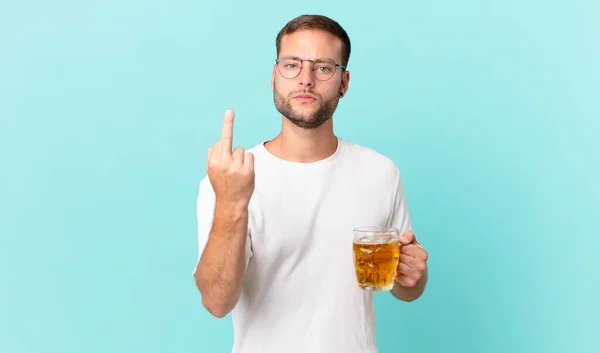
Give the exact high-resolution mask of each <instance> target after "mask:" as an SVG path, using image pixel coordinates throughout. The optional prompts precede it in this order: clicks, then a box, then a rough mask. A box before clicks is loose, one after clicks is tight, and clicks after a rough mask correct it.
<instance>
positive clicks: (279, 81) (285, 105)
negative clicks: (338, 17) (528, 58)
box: [271, 15, 350, 129]
mask: <svg viewBox="0 0 600 353" xmlns="http://www.w3.org/2000/svg"><path fill="white" fill-rule="evenodd" d="M276 49H277V62H276V64H275V65H274V67H273V76H272V80H271V86H272V88H273V98H274V101H275V106H276V107H277V110H278V111H279V112H280V113H281V114H282V115H283V116H285V117H286V118H287V119H288V120H290V121H291V122H292V123H294V124H295V125H297V126H299V127H302V128H305V129H314V128H317V127H319V126H321V124H323V123H324V122H326V121H327V120H329V119H330V118H331V116H332V115H333V112H334V111H335V109H336V108H337V104H338V101H339V99H340V98H341V97H342V96H343V95H344V94H345V93H346V91H347V90H348V82H349V80H350V73H349V72H348V71H347V70H346V69H345V67H346V66H347V65H348V60H349V58H350V39H349V38H348V35H347V34H346V31H345V30H344V29H343V28H342V27H341V26H340V25H339V24H338V23H337V22H335V21H333V20H331V19H329V18H327V17H325V16H320V15H303V16H299V17H297V18H295V19H293V20H291V21H290V22H288V23H287V24H286V25H285V26H284V27H283V28H282V29H281V31H280V32H279V34H278V35H277V39H276ZM317 59H318V60H317ZM311 69H312V70H311Z"/></svg>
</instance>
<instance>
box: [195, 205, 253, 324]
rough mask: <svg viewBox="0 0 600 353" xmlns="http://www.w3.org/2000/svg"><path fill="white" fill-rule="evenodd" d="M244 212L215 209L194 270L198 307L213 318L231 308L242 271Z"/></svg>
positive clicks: (226, 208) (239, 288)
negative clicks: (207, 236)
mask: <svg viewBox="0 0 600 353" xmlns="http://www.w3.org/2000/svg"><path fill="white" fill-rule="evenodd" d="M247 229H248V209H247V208H242V209H236V208H235V207H231V206H217V207H216V211H215V217H214V220H213V226H212V229H211V232H210V235H209V238H208V241H207V244H206V247H205V249H204V251H203V253H202V256H201V257H200V261H199V262H198V265H197V269H196V275H195V279H196V285H197V286H198V289H199V290H200V292H201V293H202V303H203V305H204V306H205V307H206V309H207V310H208V311H209V312H210V313H211V314H213V315H214V316H216V317H223V316H225V315H227V314H228V313H229V312H230V311H231V310H233V308H234V307H235V305H236V303H237V301H238V298H239V296H240V293H241V290H242V283H243V279H244V274H245V269H246V256H245V248H246V232H247Z"/></svg>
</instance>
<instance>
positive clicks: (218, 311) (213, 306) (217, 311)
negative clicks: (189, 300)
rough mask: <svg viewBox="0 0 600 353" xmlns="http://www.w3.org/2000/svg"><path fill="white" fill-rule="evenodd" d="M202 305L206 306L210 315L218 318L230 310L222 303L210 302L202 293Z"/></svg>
mask: <svg viewBox="0 0 600 353" xmlns="http://www.w3.org/2000/svg"><path fill="white" fill-rule="evenodd" d="M202 305H204V308H206V310H207V311H208V312H209V313H210V314H211V315H212V316H214V317H216V318H219V319H221V318H224V317H225V316H227V314H229V312H230V311H231V310H229V309H228V308H227V307H225V306H224V305H219V304H217V303H213V302H211V301H210V300H208V299H207V297H206V296H204V295H203V296H202Z"/></svg>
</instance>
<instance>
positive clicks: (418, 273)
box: [396, 230, 428, 287]
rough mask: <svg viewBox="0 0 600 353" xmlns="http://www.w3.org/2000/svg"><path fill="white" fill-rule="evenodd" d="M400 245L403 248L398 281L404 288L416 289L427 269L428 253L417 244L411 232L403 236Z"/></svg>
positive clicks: (397, 276)
mask: <svg viewBox="0 0 600 353" xmlns="http://www.w3.org/2000/svg"><path fill="white" fill-rule="evenodd" d="M400 244H402V247H401V250H400V263H399V264H398V269H397V270H396V273H397V275H396V281H397V282H398V283H400V284H401V285H402V286H404V287H414V286H415V285H416V284H417V281H418V280H420V279H421V277H423V273H424V272H425V270H426V269H427V257H428V255H427V251H425V249H424V248H423V247H422V246H421V244H419V243H418V242H417V239H416V238H415V235H414V234H413V232H411V231H410V230H409V231H406V232H404V233H403V234H402V236H401V237H400Z"/></svg>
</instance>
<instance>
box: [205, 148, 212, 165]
mask: <svg viewBox="0 0 600 353" xmlns="http://www.w3.org/2000/svg"><path fill="white" fill-rule="evenodd" d="M212 154H213V148H212V146H211V147H209V148H208V152H207V153H206V168H208V166H209V165H210V162H211V159H212Z"/></svg>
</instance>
